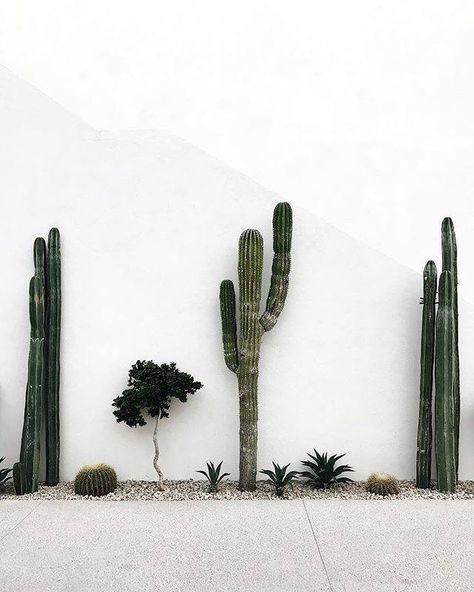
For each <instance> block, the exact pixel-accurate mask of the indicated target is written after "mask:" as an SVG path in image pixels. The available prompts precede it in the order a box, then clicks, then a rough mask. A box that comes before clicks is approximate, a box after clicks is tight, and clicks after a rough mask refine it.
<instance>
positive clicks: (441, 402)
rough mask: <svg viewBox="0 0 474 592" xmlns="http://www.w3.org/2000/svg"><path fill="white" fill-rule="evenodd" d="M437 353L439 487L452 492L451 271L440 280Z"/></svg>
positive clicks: (452, 315)
mask: <svg viewBox="0 0 474 592" xmlns="http://www.w3.org/2000/svg"><path fill="white" fill-rule="evenodd" d="M438 292H439V296H438V298H439V303H438V314H437V317H436V353H435V359H436V361H435V443H436V446H435V452H436V469H437V475H438V489H439V490H440V491H444V492H453V491H454V489H455V487H456V425H455V424H456V405H455V397H454V395H455V393H454V388H453V387H454V384H455V380H456V368H455V366H456V362H455V325H456V322H455V306H454V282H453V277H452V274H451V272H450V271H443V272H442V273H441V276H440V279H439V290H438Z"/></svg>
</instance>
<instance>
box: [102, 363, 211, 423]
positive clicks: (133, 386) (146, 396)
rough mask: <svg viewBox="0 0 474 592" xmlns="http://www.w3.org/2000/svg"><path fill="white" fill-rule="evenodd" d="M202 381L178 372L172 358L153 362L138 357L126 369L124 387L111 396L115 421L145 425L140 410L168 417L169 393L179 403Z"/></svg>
mask: <svg viewBox="0 0 474 592" xmlns="http://www.w3.org/2000/svg"><path fill="white" fill-rule="evenodd" d="M202 386H203V385H202V384H201V383H200V382H198V381H195V380H194V378H193V377H192V376H191V375H190V374H187V373H186V372H180V371H179V370H178V368H177V367H176V364H175V363H174V362H171V363H170V364H160V365H158V364H155V363H154V362H153V361H151V360H150V361H148V362H145V361H140V360H138V361H137V362H136V363H135V364H133V366H132V367H131V369H130V370H129V372H128V387H129V388H127V389H125V390H124V391H123V392H122V394H121V395H120V396H118V397H116V398H115V399H114V400H113V403H112V406H113V407H116V409H115V410H114V412H113V413H114V415H115V417H116V418H117V421H118V422H124V423H126V424H127V425H128V426H130V427H137V426H144V425H146V421H145V417H144V413H147V414H148V415H150V416H151V417H157V416H158V417H159V418H160V419H161V418H162V417H169V408H170V404H171V400H172V398H173V397H176V398H177V399H179V400H180V401H181V402H182V403H185V402H186V401H187V400H188V395H191V394H194V393H195V392H196V391H197V390H199V389H200V388H202Z"/></svg>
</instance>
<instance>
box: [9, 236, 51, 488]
mask: <svg viewBox="0 0 474 592" xmlns="http://www.w3.org/2000/svg"><path fill="white" fill-rule="evenodd" d="M33 258H34V266H35V274H34V276H33V277H32V278H31V280H30V288H29V295H30V306H29V314H30V350H29V355H28V381H27V387H26V396H25V412H24V421H23V433H22V438H21V451H20V461H19V462H17V463H15V464H14V466H13V482H14V485H15V490H16V492H17V494H19V495H22V494H24V493H31V492H33V491H37V489H38V482H39V470H40V453H41V427H42V424H43V415H44V414H45V426H46V437H45V442H46V483H47V485H56V484H57V483H58V482H59V342H60V318H61V261H60V243H59V231H58V230H57V229H56V228H52V229H51V230H50V232H49V236H48V248H46V242H45V240H44V239H43V238H37V239H36V240H35V243H34V248H33Z"/></svg>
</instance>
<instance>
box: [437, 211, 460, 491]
mask: <svg viewBox="0 0 474 592" xmlns="http://www.w3.org/2000/svg"><path fill="white" fill-rule="evenodd" d="M441 246H442V271H449V272H450V273H451V279H452V282H453V314H454V330H453V332H454V335H453V339H454V353H453V355H454V379H453V391H454V394H453V397H454V455H455V460H456V481H457V479H458V469H459V422H460V411H461V397H460V386H459V385H460V383H459V344H458V343H459V328H458V264H457V258H458V253H457V245H456V234H455V232H454V225H453V221H452V220H451V218H445V219H444V220H443V222H442V224H441Z"/></svg>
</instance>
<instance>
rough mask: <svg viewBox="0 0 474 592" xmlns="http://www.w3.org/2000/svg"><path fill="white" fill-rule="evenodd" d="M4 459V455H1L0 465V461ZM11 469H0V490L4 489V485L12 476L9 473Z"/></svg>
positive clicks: (0, 462)
mask: <svg viewBox="0 0 474 592" xmlns="http://www.w3.org/2000/svg"><path fill="white" fill-rule="evenodd" d="M4 460H5V457H4V456H2V458H0V465H1V464H2V462H3V461H4ZM12 470H13V469H0V492H1V491H5V485H6V484H7V482H8V481H10V479H11V478H12V476H11V475H10V473H11V472H12Z"/></svg>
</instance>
